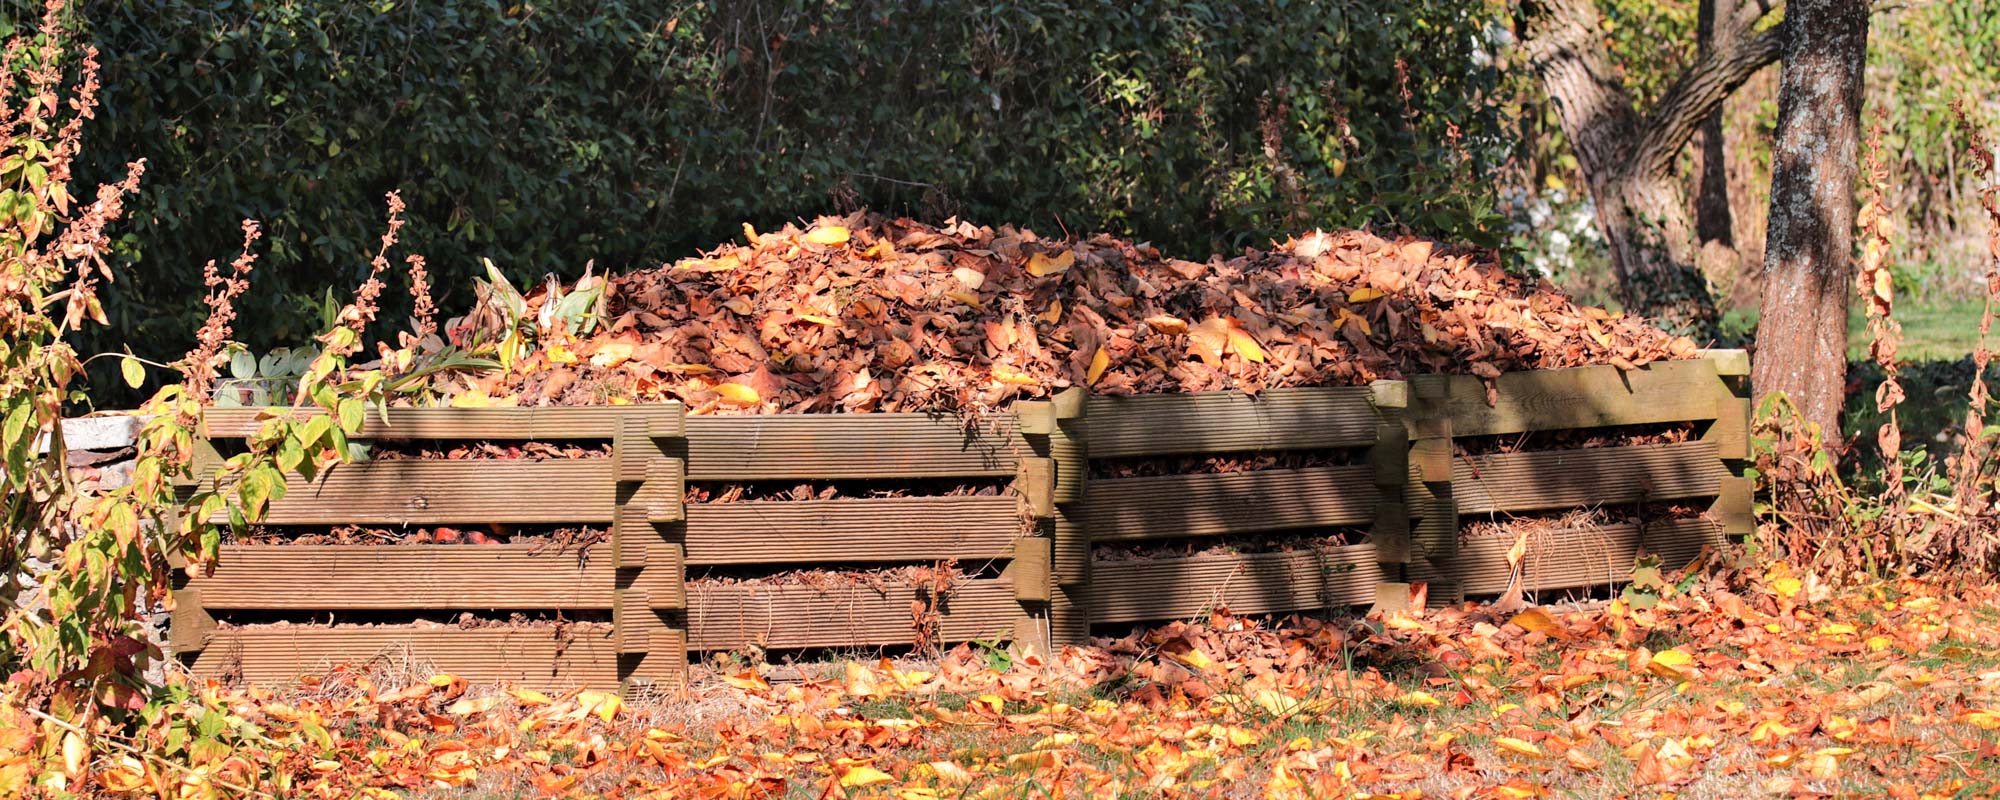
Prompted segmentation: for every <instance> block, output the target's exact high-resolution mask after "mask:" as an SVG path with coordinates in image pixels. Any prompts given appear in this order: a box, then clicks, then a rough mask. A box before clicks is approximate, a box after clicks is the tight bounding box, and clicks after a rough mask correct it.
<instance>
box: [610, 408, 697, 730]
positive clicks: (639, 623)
mask: <svg viewBox="0 0 2000 800" xmlns="http://www.w3.org/2000/svg"><path fill="white" fill-rule="evenodd" d="M683 413H685V412H683ZM684 430H686V427H685V425H682V424H678V421H677V424H673V425H671V426H662V427H661V428H660V429H659V430H653V429H650V428H648V426H647V422H646V421H645V420H644V419H642V418H640V417H638V416H633V417H631V418H628V419H624V420H622V421H620V423H619V426H618V429H617V432H616V433H615V434H614V436H613V438H612V444H611V457H612V461H613V473H614V474H615V476H616V479H617V481H618V490H617V502H618V505H617V507H616V509H615V510H614V511H613V518H612V523H611V558H612V559H613V561H614V564H615V565H616V568H615V569H614V570H612V572H613V574H614V576H615V578H614V580H615V584H614V585H613V588H612V595H613V599H612V610H611V625H612V630H613V640H614V641H615V643H616V646H617V650H618V673H619V688H620V690H621V691H629V690H630V689H631V687H632V684H633V683H634V682H635V681H639V680H647V681H651V682H654V683H664V684H668V685H678V684H680V683H681V682H682V681H683V680H685V678H686V674H687V637H686V631H685V630H682V629H679V628H676V627H675V626H674V624H673V619H672V615H673V614H675V613H676V612H678V611H680V610H682V609H685V608H686V607H687V586H686V570H685V568H684V566H683V564H684V563H685V560H686V551H685V548H684V546H683V543H682V541H681V536H682V535H683V530H684V528H683V520H684V519H685V510H684V509H683V508H682V501H683V496H684V494H685V491H686V485H685V476H686V474H687V469H686V462H685V458H684V456H683V455H682V454H684V453H685V452H686V441H685V440H684V439H681V438H679V437H680V436H681V434H680V431H684Z"/></svg>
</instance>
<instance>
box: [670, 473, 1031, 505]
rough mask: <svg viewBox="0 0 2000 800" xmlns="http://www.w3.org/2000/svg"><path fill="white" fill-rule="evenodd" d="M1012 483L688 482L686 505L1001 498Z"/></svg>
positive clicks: (945, 480)
mask: <svg viewBox="0 0 2000 800" xmlns="http://www.w3.org/2000/svg"><path fill="white" fill-rule="evenodd" d="M1010 483H1011V479H1008V478H997V479H993V480H979V479H967V478H914V479H901V480H837V481H810V482H801V481H752V482H730V481H689V482H688V484H687V494H686V495H685V497H684V500H685V502H686V503H687V504H688V505H695V504H700V503H747V502H757V501H789V500H836V499H848V500H854V499H870V498H887V497H1001V496H1005V495H1007V494H1008V493H1009V492H1010V491H1011V489H1010Z"/></svg>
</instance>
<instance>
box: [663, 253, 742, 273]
mask: <svg viewBox="0 0 2000 800" xmlns="http://www.w3.org/2000/svg"><path fill="white" fill-rule="evenodd" d="M740 266H743V261H742V260H741V259H738V258H737V257H736V254H735V253H730V254H729V255H726V256H722V257H721V258H709V259H701V258H690V259H687V260H685V261H682V262H680V263H679V264H676V265H674V268H675V269H685V270H692V271H694V272H728V271H730V270H733V269H736V268H737V267H740Z"/></svg>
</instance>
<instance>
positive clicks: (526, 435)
mask: <svg viewBox="0 0 2000 800" xmlns="http://www.w3.org/2000/svg"><path fill="white" fill-rule="evenodd" d="M271 412H276V413H286V414H293V415H296V416H299V417H301V418H303V417H304V416H307V415H312V414H323V413H325V412H324V411H321V410H320V409H318V408H313V407H306V408H281V409H264V408H210V409H207V410H206V411H204V412H202V425H203V428H204V430H205V431H206V432H207V434H208V436H209V437H210V438H215V439H228V438H236V439H242V438H247V437H249V436H252V435H255V434H256V433H257V431H258V430H260V429H262V428H263V427H264V421H265V419H266V418H267V417H268V414H269V413H271ZM685 416H686V414H685V411H684V409H683V408H682V406H681V404H680V403H671V402H670V403H647V404H644V405H631V406H553V407H548V408H392V409H389V420H388V422H386V423H385V422H383V421H382V416H381V414H380V413H379V412H377V411H374V410H370V411H369V412H368V420H367V422H365V423H363V424H362V426H361V434H360V435H359V436H358V437H356V438H362V439H503V440H516V439H518V440H534V441H548V440H556V439H610V438H612V436H613V435H615V434H616V433H617V430H618V427H619V426H620V425H623V424H625V423H627V422H628V421H631V420H639V421H641V422H643V423H644V424H645V427H646V431H647V433H648V434H650V435H652V436H668V437H678V436H680V435H681V434H682V432H683V428H682V425H681V419H682V418H683V417H685Z"/></svg>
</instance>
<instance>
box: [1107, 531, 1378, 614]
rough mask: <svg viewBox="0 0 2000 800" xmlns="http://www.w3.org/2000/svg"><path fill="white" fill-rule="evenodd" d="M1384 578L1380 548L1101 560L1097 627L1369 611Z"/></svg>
mask: <svg viewBox="0 0 2000 800" xmlns="http://www.w3.org/2000/svg"><path fill="white" fill-rule="evenodd" d="M1381 581H1382V574H1381V573H1380V572H1379V571H1378V569H1377V568H1376V564H1375V547H1374V545H1369V544H1362V545H1352V546H1348V547H1332V548H1324V549H1317V550H1300V551H1297V552H1289V553H1252V554H1221V555H1201V556H1192V557H1188V558H1155V559H1146V560H1136V561H1100V562H1098V563H1097V564H1095V565H1094V567H1093V572H1092V574H1091V585H1090V615H1091V621H1092V622H1094V623H1106V622H1139V621H1145V620H1167V619H1185V618H1190V617H1196V616H1199V615H1201V614H1203V613H1205V612H1207V611H1210V610H1213V609H1216V608H1225V607H1226V608H1228V609H1229V610H1230V611H1232V612H1234V613H1238V614H1272V613H1279V612H1285V611H1300V610H1307V609H1321V608H1329V607H1339V606H1350V605H1364V604H1366V603H1369V602H1370V601H1372V600H1374V598H1375V584H1377V583H1379V582H1381Z"/></svg>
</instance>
